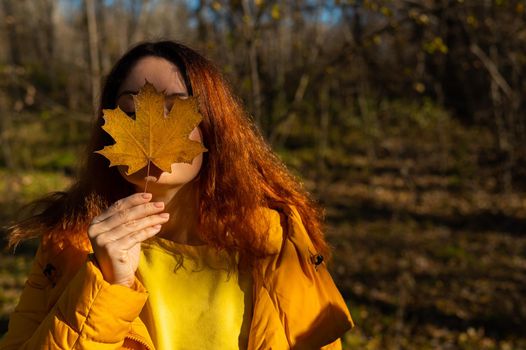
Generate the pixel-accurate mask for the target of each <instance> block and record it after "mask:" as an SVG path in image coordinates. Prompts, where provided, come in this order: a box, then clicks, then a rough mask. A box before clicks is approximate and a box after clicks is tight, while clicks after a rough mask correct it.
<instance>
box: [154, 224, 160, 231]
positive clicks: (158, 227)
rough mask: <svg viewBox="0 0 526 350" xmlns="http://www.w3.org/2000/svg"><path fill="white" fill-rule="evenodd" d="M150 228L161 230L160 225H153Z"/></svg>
mask: <svg viewBox="0 0 526 350" xmlns="http://www.w3.org/2000/svg"><path fill="white" fill-rule="evenodd" d="M152 228H153V229H154V230H159V229H160V228H161V225H159V224H157V225H153V226H152Z"/></svg>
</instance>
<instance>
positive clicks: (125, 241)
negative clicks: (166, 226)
mask: <svg viewBox="0 0 526 350" xmlns="http://www.w3.org/2000/svg"><path fill="white" fill-rule="evenodd" d="M160 230H161V225H155V226H150V227H147V228H145V229H142V230H139V231H135V232H133V233H131V234H129V235H126V236H124V237H122V238H120V239H119V240H117V241H115V242H112V243H109V244H108V250H109V249H111V246H110V245H114V246H115V247H118V248H117V249H120V250H121V251H123V250H129V249H131V248H133V247H134V246H135V245H136V244H138V243H141V242H142V241H145V240H147V239H148V238H151V237H153V236H155V235H156V234H157V233H159V231H160Z"/></svg>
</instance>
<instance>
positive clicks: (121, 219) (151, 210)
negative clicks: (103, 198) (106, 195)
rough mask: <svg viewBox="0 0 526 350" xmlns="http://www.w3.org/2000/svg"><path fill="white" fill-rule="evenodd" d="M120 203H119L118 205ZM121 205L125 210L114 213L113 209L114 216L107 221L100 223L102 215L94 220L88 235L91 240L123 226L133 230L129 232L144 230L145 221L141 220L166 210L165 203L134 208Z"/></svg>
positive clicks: (144, 204)
mask: <svg viewBox="0 0 526 350" xmlns="http://www.w3.org/2000/svg"><path fill="white" fill-rule="evenodd" d="M130 199H131V198H130ZM118 202H119V201H117V202H116V203H118ZM121 205H122V206H123V209H121V210H119V211H116V212H115V211H114V210H115V209H111V211H112V212H113V213H114V214H113V215H111V216H109V217H107V218H106V219H105V220H102V221H98V220H100V217H101V216H102V214H101V216H99V217H96V218H95V219H93V221H92V223H91V225H90V227H89V228H88V234H89V236H90V237H91V238H95V237H96V236H98V235H100V234H101V233H104V232H107V231H110V230H114V229H117V228H119V226H121V225H125V226H129V227H130V229H131V230H128V231H127V232H130V231H136V230H138V229H140V228H142V226H140V225H141V224H142V223H144V221H140V219H143V218H145V217H148V216H150V215H154V214H157V213H159V212H161V211H162V210H163V209H164V203H163V202H153V203H143V204H139V205H135V206H132V207H129V206H128V205H127V204H126V202H123V204H121ZM109 210H110V209H109Z"/></svg>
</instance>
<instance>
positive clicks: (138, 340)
mask: <svg viewBox="0 0 526 350" xmlns="http://www.w3.org/2000/svg"><path fill="white" fill-rule="evenodd" d="M125 338H128V339H131V340H133V341H135V342H137V343H139V344H141V345H144V347H145V348H146V349H148V350H154V349H152V348H151V347H150V345H148V344H147V343H146V342H145V341H144V340H142V339H141V338H139V337H136V336H133V335H127V336H126V337H125Z"/></svg>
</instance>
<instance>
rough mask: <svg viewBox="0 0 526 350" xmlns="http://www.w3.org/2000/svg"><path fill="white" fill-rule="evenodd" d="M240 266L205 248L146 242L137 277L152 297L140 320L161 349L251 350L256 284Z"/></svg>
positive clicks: (232, 260) (224, 256) (171, 242)
mask: <svg viewBox="0 0 526 350" xmlns="http://www.w3.org/2000/svg"><path fill="white" fill-rule="evenodd" d="M237 261H238V259H237V257H235V258H231V257H229V256H228V254H227V253H226V252H223V251H221V252H217V251H216V250H215V249H214V248H211V247H210V246H207V245H198V246H192V245H185V244H180V243H176V242H173V241H170V240H167V239H162V238H159V237H154V238H152V239H150V240H148V241H147V242H143V244H142V251H141V257H140V261H139V267H138V270H137V272H138V273H137V277H138V279H139V280H140V281H141V282H142V283H143V285H144V287H145V288H146V290H148V294H149V296H148V300H147V302H146V305H145V306H144V308H143V310H142V311H141V314H140V316H139V317H140V318H141V319H142V321H143V322H144V323H145V325H146V327H147V329H148V332H149V333H150V336H151V337H152V340H153V342H154V345H155V348H156V349H157V350H164V349H173V350H178V349H245V348H246V347H247V343H248V333H249V328H250V321H251V315H252V280H251V277H250V274H249V273H245V272H243V271H241V272H240V271H239V270H238V269H237ZM229 266H231V267H233V268H232V269H231V272H230V273H229Z"/></svg>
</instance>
